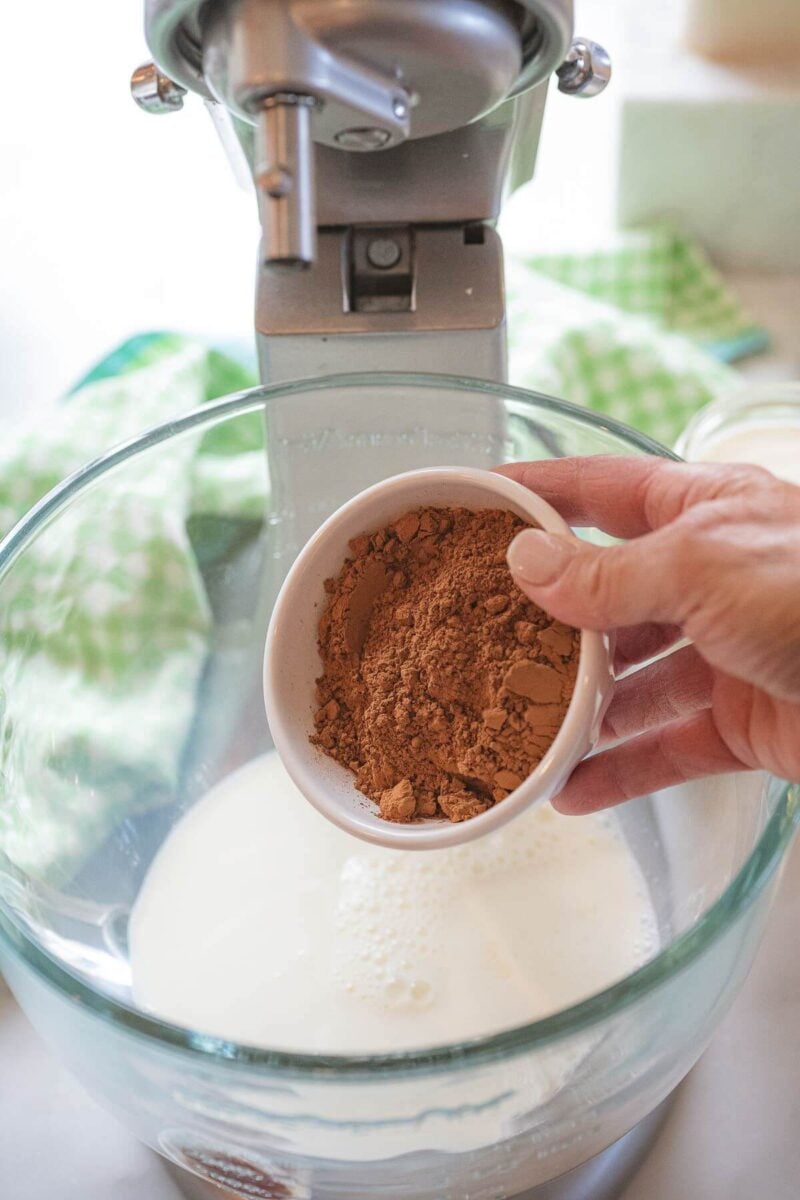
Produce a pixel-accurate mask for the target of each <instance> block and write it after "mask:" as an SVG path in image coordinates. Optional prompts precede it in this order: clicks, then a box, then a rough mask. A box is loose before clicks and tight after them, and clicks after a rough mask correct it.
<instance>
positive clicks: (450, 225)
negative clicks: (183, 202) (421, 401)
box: [132, 0, 610, 383]
mask: <svg viewBox="0 0 800 1200" xmlns="http://www.w3.org/2000/svg"><path fill="white" fill-rule="evenodd" d="M146 33H147V38H148V43H149V45H150V48H151V50H152V53H153V55H154V62H153V63H150V64H147V65H145V66H142V67H140V68H138V70H137V71H135V72H134V75H133V79H132V91H133V95H134V98H135V99H136V101H137V103H138V104H140V105H141V106H142V108H144V109H145V110H146V111H148V112H153V113H170V112H174V111H177V110H178V109H179V108H180V107H181V105H182V103H183V97H184V95H185V92H186V90H187V89H190V90H192V91H194V92H196V93H198V94H199V95H200V96H202V97H203V98H204V99H205V100H206V102H207V103H208V104H209V106H210V108H211V110H212V115H213V116H214V120H215V123H216V124H217V126H218V128H219V129H220V130H221V132H222V133H223V137H224V139H225V141H226V144H227V146H228V148H229V151H230V154H231V156H232V157H233V158H234V159H235V160H238V162H239V165H241V164H242V161H243V160H244V162H245V163H246V166H247V170H248V172H249V173H250V175H252V178H253V180H254V181H255V185H256V190H257V195H258V205H259V213H260V217H261V226H262V231H263V236H262V242H261V252H260V256H259V257H260V262H259V268H258V279H257V288H256V313H255V325H256V337H257V344H258V357H259V363H260V368H261V375H262V378H263V379H264V381H265V382H269V383H277V382H281V381H283V380H287V379H296V378H300V377H302V378H314V377H317V376H320V375H325V374H330V373H334V372H338V371H345V370H352V369H353V364H354V363H358V366H359V369H362V370H375V369H382V370H386V369H390V370H413V371H426V370H428V371H435V372H453V373H455V374H459V375H471V376H475V377H477V378H481V379H493V380H503V379H505V377H506V350H505V312H504V299H503V267H502V247H501V243H500V239H499V237H498V235H497V233H496V232H495V230H494V228H493V222H494V221H495V219H496V218H497V216H498V215H499V212H500V207H501V203H502V200H503V198H504V196H505V195H506V194H507V192H508V191H509V190H513V189H514V188H517V187H518V186H519V185H520V184H522V183H524V182H525V181H526V180H528V179H529V178H530V177H531V175H532V173H533V167H534V162H535V158H536V150H537V145H538V140H539V129H540V126H541V121H542V115H543V111H544V104H545V97H546V93H547V86H548V80H549V77H550V76H551V75H552V74H553V72H556V75H557V80H558V87H559V89H560V90H561V91H562V92H566V93H569V94H571V95H574V96H593V95H596V94H597V93H598V92H599V91H601V90H602V88H603V87H604V86H605V84H606V83H607V81H608V79H609V77H610V64H609V60H608V56H607V55H606V53H605V51H604V50H603V49H602V48H601V47H600V46H597V45H596V44H594V43H592V42H589V41H586V40H584V39H576V40H574V41H572V3H571V0H401V2H400V3H398V0H212V2H211V3H204V2H201V0H147V5H146Z"/></svg>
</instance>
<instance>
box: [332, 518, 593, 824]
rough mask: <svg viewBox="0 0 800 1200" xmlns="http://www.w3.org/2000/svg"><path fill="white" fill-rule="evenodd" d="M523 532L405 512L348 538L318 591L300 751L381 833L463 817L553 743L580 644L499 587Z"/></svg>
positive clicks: (521, 774)
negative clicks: (346, 773)
mask: <svg viewBox="0 0 800 1200" xmlns="http://www.w3.org/2000/svg"><path fill="white" fill-rule="evenodd" d="M523 528H524V523H523V522H522V521H521V520H520V519H519V518H518V517H515V516H514V515H513V514H512V513H508V512H503V511H500V510H497V509H491V510H486V511H483V512H475V513H474V512H470V511H468V510H467V509H463V508H452V509H449V508H448V509H441V508H423V509H419V510H416V511H415V512H409V513H406V514H405V515H404V516H402V517H401V518H400V519H399V520H398V521H395V522H394V524H393V525H390V526H388V527H387V528H385V529H379V530H378V531H377V532H376V533H373V534H371V535H369V534H364V535H363V536H361V537H358V538H355V539H354V540H353V541H352V542H351V543H350V552H351V555H352V557H351V558H348V559H347V560H346V562H345V563H344V566H343V567H342V570H341V573H340V574H339V576H338V578H337V579H329V580H328V581H327V582H326V585H325V586H326V590H327V592H328V595H329V597H330V598H329V601H328V604H327V607H326V609H325V611H324V613H323V615H322V618H321V620H320V625H319V650H320V655H321V657H322V662H323V674H322V676H321V678H320V679H319V680H318V681H317V703H318V706H319V707H318V711H317V713H316V716H315V727H316V733H315V734H314V735H313V736H312V739H311V740H312V741H313V742H314V743H315V744H316V745H318V746H321V747H322V748H323V749H324V750H325V751H326V752H327V753H328V754H330V755H331V757H333V758H335V759H336V760H337V762H340V763H342V764H343V765H344V766H346V767H348V768H349V769H350V770H351V771H352V772H353V773H354V774H355V776H356V783H357V786H358V787H359V788H360V790H361V791H362V792H364V793H365V795H367V796H369V797H370V798H371V799H373V800H376V801H378V803H379V804H380V810H381V815H382V816H384V817H385V818H386V819H387V820H390V821H411V820H415V819H417V820H418V819H422V818H425V817H441V816H442V815H444V816H445V817H448V818H449V819H450V820H451V821H463V820H466V819H468V818H469V817H474V816H477V814H478V813H481V812H484V811H485V810H486V809H487V808H489V807H490V806H491V805H492V804H494V803H496V802H497V801H500V800H503V799H504V798H505V797H506V796H507V795H508V794H509V792H511V791H513V790H514V788H516V787H518V786H519V784H520V783H521V781H522V780H523V779H524V778H525V776H526V775H528V774H530V772H531V771H532V770H533V768H534V767H535V766H536V764H537V763H538V762H539V760H540V759H541V758H542V756H543V755H544V753H545V752H546V750H547V749H548V747H549V746H550V743H551V742H552V741H553V738H554V737H555V735H556V733H557V732H558V728H559V726H560V724H561V722H562V720H563V719H564V715H565V713H566V710H567V706H568V705H569V701H570V697H571V695H572V689H573V686H574V683H575V675H576V672H577V665H578V653H579V643H580V635H579V633H578V631H577V630H575V629H570V628H569V627H568V626H566V625H562V624H560V623H559V622H557V621H553V620H552V619H551V618H550V617H548V616H547V615H546V613H544V612H543V611H542V609H540V608H538V607H537V606H536V605H535V604H533V603H531V601H530V600H528V599H527V598H526V597H525V596H524V595H523V594H522V592H521V591H520V590H519V589H518V588H517V586H516V585H515V583H514V582H513V580H512V578H511V574H510V572H509V570H508V567H507V565H506V557H505V556H506V549H507V547H508V545H509V543H510V542H511V540H512V538H513V537H514V536H515V535H516V534H517V533H518V532H519V531H520V530H521V529H523Z"/></svg>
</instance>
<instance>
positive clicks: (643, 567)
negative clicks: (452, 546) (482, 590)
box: [507, 529, 689, 630]
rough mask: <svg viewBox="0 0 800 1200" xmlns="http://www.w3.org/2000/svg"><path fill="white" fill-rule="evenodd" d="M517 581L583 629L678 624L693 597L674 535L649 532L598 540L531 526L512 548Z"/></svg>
mask: <svg viewBox="0 0 800 1200" xmlns="http://www.w3.org/2000/svg"><path fill="white" fill-rule="evenodd" d="M507 558H508V565H509V568H510V570H511V574H512V576H513V578H514V582H515V583H516V584H517V586H518V587H519V588H520V589H521V590H522V591H523V592H524V593H525V595H526V596H528V597H529V598H530V599H531V600H533V601H535V603H536V604H538V605H540V607H542V608H543V609H545V611H546V612H548V613H550V615H551V616H553V617H555V618H556V619H557V620H559V621H563V622H565V624H567V625H574V626H576V627H578V628H580V629H599V630H603V629H617V628H620V627H621V626H625V625H638V624H640V622H643V621H657V622H670V623H674V624H680V623H681V618H682V613H683V611H684V610H685V607H686V603H687V601H688V599H689V598H688V596H687V595H686V586H685V580H684V581H683V583H682V582H681V576H682V575H684V574H685V573H684V572H681V571H678V570H676V562H675V554H674V541H673V539H672V538H670V537H666V536H664V533H662V532H661V531H658V532H656V533H651V534H646V535H645V536H644V537H640V538H636V539H635V540H633V541H631V542H624V543H621V544H619V545H616V546H594V545H592V544H591V543H590V542H584V541H581V540H579V539H578V538H576V537H575V536H574V535H572V534H554V533H544V532H542V531H540V530H536V529H526V530H523V532H522V533H519V534H517V536H516V537H515V538H514V540H513V542H512V543H511V545H510V546H509V548H508V554H507Z"/></svg>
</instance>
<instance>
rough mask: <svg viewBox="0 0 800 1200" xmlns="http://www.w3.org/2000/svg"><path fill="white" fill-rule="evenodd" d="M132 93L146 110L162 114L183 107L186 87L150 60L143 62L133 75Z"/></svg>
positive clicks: (157, 114)
mask: <svg viewBox="0 0 800 1200" xmlns="http://www.w3.org/2000/svg"><path fill="white" fill-rule="evenodd" d="M131 95H132V96H133V98H134V100H135V101H136V103H137V104H138V105H139V108H141V109H142V110H143V111H144V112H148V113H153V114H154V115H156V116H161V115H162V114H163V113H171V112H178V111H179V110H180V109H182V108H183V97H184V96H185V95H186V88H185V87H181V85H180V84H179V83H176V82H175V81H174V79H170V78H169V76H167V75H163V74H162V73H161V71H159V69H158V67H157V66H156V64H155V63H151V62H149V63H142V64H141V66H139V67H137V68H136V70H135V71H134V72H133V74H132V75H131Z"/></svg>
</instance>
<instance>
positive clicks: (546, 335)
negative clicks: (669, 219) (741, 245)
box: [507, 227, 767, 445]
mask: <svg viewBox="0 0 800 1200" xmlns="http://www.w3.org/2000/svg"><path fill="white" fill-rule="evenodd" d="M507 290H508V322H509V354H510V376H511V379H512V381H513V382H514V383H516V384H519V385H520V386H523V387H529V388H533V389H535V390H538V391H543V392H549V393H550V394H552V395H556V396H562V397H564V398H565V399H567V400H571V401H573V403H575V404H581V405H584V406H586V407H588V408H593V409H596V410H597V411H598V412H603V413H606V414H608V415H609V416H611V417H616V418H617V419H618V420H620V421H624V422H625V424H627V425H632V426H633V427H634V428H636V429H641V430H643V431H644V432H646V433H649V434H650V435H651V436H652V437H655V438H656V439H657V440H659V441H662V442H664V443H666V444H668V445H671V444H672V443H674V441H675V440H676V438H677V437H678V435H679V434H680V432H681V431H682V429H683V428H684V426H685V425H686V424H687V422H688V420H689V418H690V417H691V416H692V415H693V414H694V413H695V412H696V411H697V410H698V409H699V408H701V407H702V406H703V405H705V404H707V403H708V402H709V401H711V400H713V399H715V398H716V397H717V396H719V395H721V394H723V393H726V392H730V391H731V390H732V389H733V388H734V387H735V386H736V384H737V381H738V376H737V375H736V374H735V372H734V371H733V370H731V368H730V367H729V366H727V365H726V364H727V363H729V362H732V361H734V360H735V359H737V358H740V357H742V356H744V355H745V354H752V353H755V352H757V351H759V350H763V349H764V348H765V347H766V345H767V337H766V334H765V333H764V331H763V330H762V329H759V328H758V327H757V326H756V325H754V323H753V322H752V320H751V319H750V318H749V317H748V316H747V315H746V314H745V313H744V312H743V310H742V308H741V305H740V304H739V302H738V300H737V299H736V298H735V297H734V296H733V295H732V294H731V293H730V291H729V290H728V289H727V288H726V286H725V284H724V281H723V280H722V279H721V277H720V276H719V274H718V272H717V271H716V270H715V269H714V267H713V266H712V264H711V263H710V262H709V260H708V258H707V257H706V255H705V254H704V253H703V251H702V250H701V249H700V248H699V247H698V246H697V245H695V244H694V243H693V242H691V241H689V240H688V239H687V238H685V237H683V236H682V235H680V234H679V233H677V232H676V231H674V230H672V229H669V228H667V227H660V228H657V229H654V230H647V231H640V232H634V233H627V234H620V235H618V236H617V237H616V238H615V239H614V241H613V242H612V243H611V244H605V245H604V246H603V247H601V248H598V249H597V250H594V251H590V252H585V253H582V254H580V255H574V254H573V255H568V254H552V255H538V256H536V257H530V258H527V259H521V258H516V259H513V258H512V259H511V261H509V263H508V269H507Z"/></svg>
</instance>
